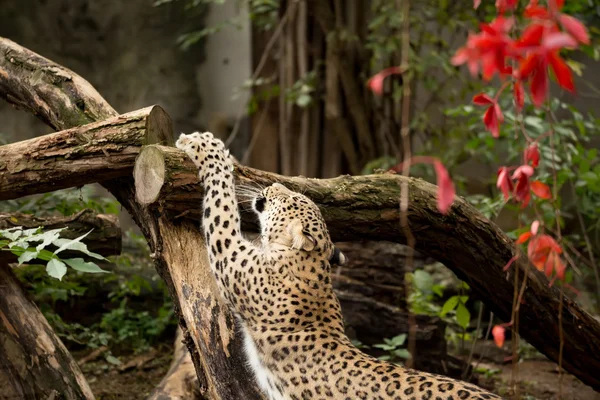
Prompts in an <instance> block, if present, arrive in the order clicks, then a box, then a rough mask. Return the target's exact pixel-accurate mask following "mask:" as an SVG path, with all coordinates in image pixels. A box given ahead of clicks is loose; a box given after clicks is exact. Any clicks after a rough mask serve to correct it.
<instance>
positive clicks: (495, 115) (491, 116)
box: [483, 104, 504, 138]
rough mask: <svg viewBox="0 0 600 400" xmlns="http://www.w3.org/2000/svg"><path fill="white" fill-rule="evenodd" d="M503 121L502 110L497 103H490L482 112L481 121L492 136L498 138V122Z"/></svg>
mask: <svg viewBox="0 0 600 400" xmlns="http://www.w3.org/2000/svg"><path fill="white" fill-rule="evenodd" d="M502 121H504V116H503V115H502V110H500V106H499V105H498V104H492V105H491V106H489V107H488V109H487V110H485V114H483V123H484V124H485V127H486V129H487V130H488V131H490V132H491V133H492V136H493V137H495V138H498V137H499V136H500V124H501V123H502Z"/></svg>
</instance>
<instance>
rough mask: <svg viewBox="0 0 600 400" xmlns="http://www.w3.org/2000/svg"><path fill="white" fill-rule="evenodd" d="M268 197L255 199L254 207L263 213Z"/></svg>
mask: <svg viewBox="0 0 600 400" xmlns="http://www.w3.org/2000/svg"><path fill="white" fill-rule="evenodd" d="M266 201H267V199H266V198H264V197H257V198H256V199H255V200H254V209H255V210H256V211H257V212H259V213H261V212H263V211H264V210H265V203H266Z"/></svg>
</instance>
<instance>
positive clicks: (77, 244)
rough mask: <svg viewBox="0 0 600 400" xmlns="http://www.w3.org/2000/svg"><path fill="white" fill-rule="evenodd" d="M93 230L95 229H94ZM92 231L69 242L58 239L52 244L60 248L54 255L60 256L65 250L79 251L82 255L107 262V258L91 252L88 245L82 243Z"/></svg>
mask: <svg viewBox="0 0 600 400" xmlns="http://www.w3.org/2000/svg"><path fill="white" fill-rule="evenodd" d="M92 230H93V229H92ZM92 230H90V231H89V232H88V233H86V234H84V235H81V236H79V237H78V238H76V239H73V240H69V239H56V240H55V241H53V242H52V243H53V244H54V245H56V246H59V247H58V249H56V251H55V252H54V254H58V253H60V252H61V251H64V250H75V251H79V252H81V253H84V254H86V255H88V256H90V257H93V258H96V259H98V260H106V258H104V257H102V256H101V255H100V254H97V253H94V252H91V251H89V250H88V248H87V245H86V244H85V243H82V242H81V240H82V239H83V238H85V237H86V236H87V235H89V234H90V233H91V232H92Z"/></svg>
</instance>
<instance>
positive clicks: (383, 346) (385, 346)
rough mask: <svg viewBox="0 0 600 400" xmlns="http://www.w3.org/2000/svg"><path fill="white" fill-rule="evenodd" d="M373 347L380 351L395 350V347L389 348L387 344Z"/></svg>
mask: <svg viewBox="0 0 600 400" xmlns="http://www.w3.org/2000/svg"><path fill="white" fill-rule="evenodd" d="M373 347H375V348H376V349H381V350H385V351H390V350H394V349H395V348H396V347H395V346H391V345H389V344H374V345H373Z"/></svg>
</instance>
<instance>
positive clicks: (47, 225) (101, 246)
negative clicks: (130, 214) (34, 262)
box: [0, 210, 122, 264]
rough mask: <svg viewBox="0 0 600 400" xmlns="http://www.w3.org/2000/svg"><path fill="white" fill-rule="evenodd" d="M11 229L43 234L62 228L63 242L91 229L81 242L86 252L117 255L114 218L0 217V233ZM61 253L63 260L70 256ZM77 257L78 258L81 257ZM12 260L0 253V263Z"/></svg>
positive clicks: (118, 238) (118, 245)
mask: <svg viewBox="0 0 600 400" xmlns="http://www.w3.org/2000/svg"><path fill="white" fill-rule="evenodd" d="M15 226H22V227H24V228H27V229H29V228H37V227H39V226H41V227H43V228H44V229H45V230H49V229H58V228H66V229H65V230H63V231H62V232H61V233H60V236H61V237H63V238H65V239H75V238H77V237H79V236H81V235H83V234H85V233H87V232H89V231H90V230H92V229H93V230H92V232H91V233H90V234H89V235H88V236H86V237H85V239H84V240H83V242H84V243H85V244H86V245H87V247H88V249H89V250H90V251H92V252H94V253H98V254H100V255H103V256H105V257H107V256H113V255H117V254H121V245H122V241H121V239H122V238H121V228H120V226H119V219H118V218H117V216H116V215H111V214H106V215H105V214H96V213H95V212H94V211H92V210H81V211H79V212H78V213H76V214H73V215H71V216H69V217H46V218H39V217H36V216H34V215H30V214H22V213H0V229H8V228H12V227H15ZM64 253H65V258H68V257H69V256H70V255H69V252H68V251H65V252H64ZM78 254H79V255H78V257H80V256H81V253H78ZM16 260H17V256H15V255H14V254H12V253H10V252H8V251H2V252H0V263H4V264H8V263H12V262H15V261H16Z"/></svg>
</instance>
